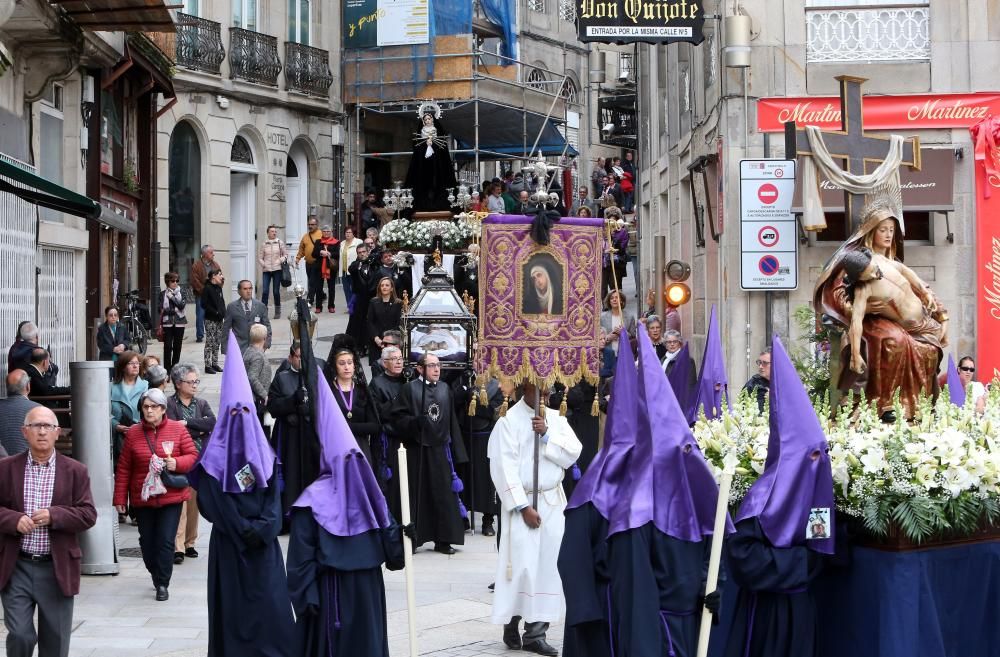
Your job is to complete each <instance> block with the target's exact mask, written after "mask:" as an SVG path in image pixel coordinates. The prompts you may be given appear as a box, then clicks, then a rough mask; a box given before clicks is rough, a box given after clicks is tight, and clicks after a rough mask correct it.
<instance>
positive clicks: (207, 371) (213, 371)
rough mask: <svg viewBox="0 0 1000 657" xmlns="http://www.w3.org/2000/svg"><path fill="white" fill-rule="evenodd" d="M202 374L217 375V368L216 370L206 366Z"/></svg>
mask: <svg viewBox="0 0 1000 657" xmlns="http://www.w3.org/2000/svg"><path fill="white" fill-rule="evenodd" d="M202 372H204V373H205V374H215V373H216V372H215V368H214V367H212V366H211V365H206V366H205V367H204V368H203V369H202Z"/></svg>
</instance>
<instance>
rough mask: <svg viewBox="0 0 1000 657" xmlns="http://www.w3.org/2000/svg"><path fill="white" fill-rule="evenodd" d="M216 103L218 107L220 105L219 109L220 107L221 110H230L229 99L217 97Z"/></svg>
mask: <svg viewBox="0 0 1000 657" xmlns="http://www.w3.org/2000/svg"><path fill="white" fill-rule="evenodd" d="M215 103H216V104H217V105H218V106H219V107H220V108H221V109H229V99H228V98H226V97H225V96H216V97H215Z"/></svg>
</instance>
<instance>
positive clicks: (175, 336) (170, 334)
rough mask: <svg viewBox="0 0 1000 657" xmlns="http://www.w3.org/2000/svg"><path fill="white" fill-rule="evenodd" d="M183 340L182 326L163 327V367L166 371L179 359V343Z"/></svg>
mask: <svg viewBox="0 0 1000 657" xmlns="http://www.w3.org/2000/svg"><path fill="white" fill-rule="evenodd" d="M183 342H184V327H183V326H164V327H163V367H164V369H166V370H167V372H168V373H169V372H170V370H171V369H173V367H174V365H176V364H177V363H179V362H180V360H181V343H183Z"/></svg>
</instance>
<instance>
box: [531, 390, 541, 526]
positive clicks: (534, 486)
mask: <svg viewBox="0 0 1000 657" xmlns="http://www.w3.org/2000/svg"><path fill="white" fill-rule="evenodd" d="M535 417H542V391H541V389H540V388H539V387H538V385H537V384H535ZM541 445H542V436H541V434H537V433H536V434H535V461H534V463H533V464H532V468H533V469H532V483H531V508H532V509H534V510H535V511H536V512H537V511H538V457H539V452H540V451H541Z"/></svg>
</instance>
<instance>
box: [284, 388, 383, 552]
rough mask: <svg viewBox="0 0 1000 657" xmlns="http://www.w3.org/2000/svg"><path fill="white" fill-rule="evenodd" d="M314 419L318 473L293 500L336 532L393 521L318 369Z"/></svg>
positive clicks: (346, 532)
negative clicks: (317, 439) (318, 452)
mask: <svg viewBox="0 0 1000 657" xmlns="http://www.w3.org/2000/svg"><path fill="white" fill-rule="evenodd" d="M316 425H317V428H318V430H319V444H320V447H321V454H320V467H319V478H318V479H316V481H314V482H313V483H311V484H309V486H308V487H307V488H306V489H305V490H304V491H302V495H300V496H299V499H297V500H295V504H293V505H292V506H293V507H295V508H296V509H309V510H311V511H312V514H313V517H314V518H315V519H316V522H317V523H318V524H319V526H320V527H322V528H323V529H325V530H326V531H328V532H330V533H331V534H333V535H334V536H345V537H346V536H357V535H359V534H363V533H365V532H367V531H371V530H373V529H385V528H386V527H389V526H390V525H391V524H392V516H390V515H389V507H388V505H387V504H386V502H385V497H384V496H383V495H382V491H381V489H379V487H378V481H377V480H376V479H375V473H374V472H373V471H372V466H371V465H370V464H369V463H368V462H367V461H365V457H364V454H362V453H361V450H360V449H359V448H358V443H357V441H356V440H355V438H354V434H352V433H351V429H350V427H348V426H347V420H346V419H344V414H343V413H342V412H341V411H340V408H339V407H338V406H337V402H336V400H334V398H333V391H332V390H331V389H330V384H328V383H327V382H326V377H325V376H323V372H322V371H320V373H319V375H318V376H317V377H316Z"/></svg>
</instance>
